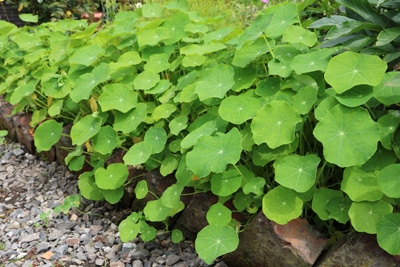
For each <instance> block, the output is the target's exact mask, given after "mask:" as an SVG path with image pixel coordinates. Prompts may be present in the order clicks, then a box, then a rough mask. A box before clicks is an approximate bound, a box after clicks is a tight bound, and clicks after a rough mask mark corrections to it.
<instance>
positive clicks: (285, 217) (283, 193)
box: [262, 186, 303, 224]
mask: <svg viewBox="0 0 400 267" xmlns="http://www.w3.org/2000/svg"><path fill="white" fill-rule="evenodd" d="M262 210H263V212H264V214H265V216H267V218H268V219H270V220H272V221H274V222H276V223H278V224H287V223H288V222H289V221H291V220H293V219H296V218H298V217H299V216H300V215H301V212H302V211H303V201H302V200H301V198H299V197H298V196H297V194H296V192H295V191H293V190H291V189H289V188H286V187H283V186H277V187H275V188H274V189H272V190H270V191H268V192H267V194H266V195H265V196H264V197H263V199H262Z"/></svg>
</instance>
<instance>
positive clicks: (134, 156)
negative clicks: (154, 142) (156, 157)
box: [123, 142, 152, 165]
mask: <svg viewBox="0 0 400 267" xmlns="http://www.w3.org/2000/svg"><path fill="white" fill-rule="evenodd" d="M151 149H152V146H151V145H150V144H149V143H146V142H140V143H137V144H134V145H133V146H132V147H131V148H129V150H128V152H127V153H126V154H125V156H124V157H123V160H124V163H125V164H126V165H139V164H143V163H145V162H146V161H147V160H148V159H149V158H150V156H151V154H152V150H151Z"/></svg>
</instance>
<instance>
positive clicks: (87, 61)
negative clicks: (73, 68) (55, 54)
mask: <svg viewBox="0 0 400 267" xmlns="http://www.w3.org/2000/svg"><path fill="white" fill-rule="evenodd" d="M103 52H104V50H103V48H101V47H100V46H98V45H87V46H82V47H81V48H79V49H77V50H76V51H75V53H74V54H72V56H70V57H69V63H70V64H71V65H74V64H80V65H85V66H91V65H93V64H94V63H95V62H96V61H97V59H98V58H99V57H100V55H101V54H102V53H103Z"/></svg>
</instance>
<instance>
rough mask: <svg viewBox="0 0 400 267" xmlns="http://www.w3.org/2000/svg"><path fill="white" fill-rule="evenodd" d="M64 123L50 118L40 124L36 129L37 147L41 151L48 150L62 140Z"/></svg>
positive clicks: (35, 141) (35, 140)
mask: <svg viewBox="0 0 400 267" xmlns="http://www.w3.org/2000/svg"><path fill="white" fill-rule="evenodd" d="M62 130H63V127H62V123H58V122H56V121H55V120H48V121H45V122H43V123H42V124H40V125H39V127H38V128H37V129H36V130H35V136H34V143H35V147H36V148H37V149H39V150H41V151H48V150H50V149H51V147H52V146H53V145H54V144H56V143H57V142H58V140H60V137H61V134H62Z"/></svg>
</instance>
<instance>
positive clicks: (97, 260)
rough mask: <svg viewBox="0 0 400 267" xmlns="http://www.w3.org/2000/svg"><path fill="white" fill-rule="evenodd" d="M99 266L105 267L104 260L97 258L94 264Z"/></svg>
mask: <svg viewBox="0 0 400 267" xmlns="http://www.w3.org/2000/svg"><path fill="white" fill-rule="evenodd" d="M94 263H95V264H96V265H97V266H103V264H104V259H101V258H97V259H96V261H95V262H94Z"/></svg>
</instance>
